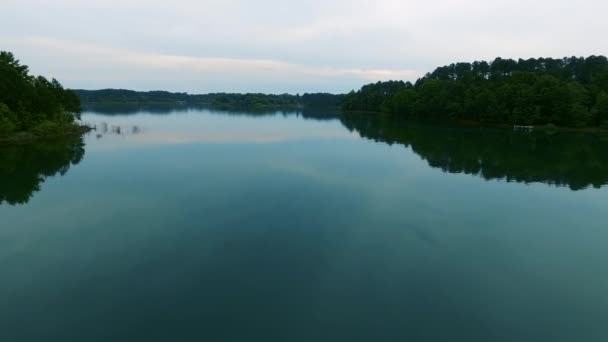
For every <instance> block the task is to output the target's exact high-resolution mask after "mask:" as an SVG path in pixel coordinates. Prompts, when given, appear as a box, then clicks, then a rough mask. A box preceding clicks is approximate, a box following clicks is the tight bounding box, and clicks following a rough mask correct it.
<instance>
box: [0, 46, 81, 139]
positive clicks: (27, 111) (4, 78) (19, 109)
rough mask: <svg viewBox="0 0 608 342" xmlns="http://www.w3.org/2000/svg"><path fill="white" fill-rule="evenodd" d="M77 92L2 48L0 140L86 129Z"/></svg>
mask: <svg viewBox="0 0 608 342" xmlns="http://www.w3.org/2000/svg"><path fill="white" fill-rule="evenodd" d="M79 118H80V99H79V97H78V95H77V94H76V93H75V92H73V91H71V90H68V89H64V88H63V87H62V86H61V84H60V83H59V82H58V81H57V80H55V79H53V80H51V81H49V80H47V79H46V78H44V77H42V76H32V75H30V74H29V69H28V67H27V66H25V65H21V64H20V63H19V61H18V60H17V59H16V58H15V56H13V54H12V53H10V52H5V51H2V52H0V142H15V141H18V142H19V141H29V140H36V139H37V138H41V137H57V136H65V135H70V134H74V133H79V132H82V131H83V130H85V128H83V127H82V126H80V125H79V124H78V123H77V120H78V119H79Z"/></svg>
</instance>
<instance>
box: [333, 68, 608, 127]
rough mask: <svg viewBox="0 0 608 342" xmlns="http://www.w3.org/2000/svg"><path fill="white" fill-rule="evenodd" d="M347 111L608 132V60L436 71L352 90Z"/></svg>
mask: <svg viewBox="0 0 608 342" xmlns="http://www.w3.org/2000/svg"><path fill="white" fill-rule="evenodd" d="M342 108H343V109H344V110H346V111H371V112H385V113H389V114H391V115H393V116H395V117H403V118H405V117H408V118H409V117H411V118H440V119H455V120H460V121H471V122H478V123H495V124H516V125H555V126H564V127H589V126H591V127H593V126H595V127H597V126H602V127H604V128H608V59H607V58H606V57H604V56H591V57H587V58H582V57H567V58H563V59H551V58H539V59H527V60H524V59H519V60H517V61H516V60H512V59H502V58H496V59H495V60H493V61H491V62H484V61H481V62H474V63H456V64H451V65H448V66H443V67H439V68H437V69H436V70H435V71H433V72H432V73H428V74H427V75H425V76H424V77H422V78H420V79H419V80H417V81H416V82H415V83H414V84H412V83H410V82H403V81H388V82H378V83H374V84H369V85H366V86H364V87H363V88H361V89H360V90H359V91H356V92H355V91H352V92H351V93H349V94H348V95H347V96H346V97H345V98H344V100H343V103H342Z"/></svg>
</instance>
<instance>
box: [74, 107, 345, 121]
mask: <svg viewBox="0 0 608 342" xmlns="http://www.w3.org/2000/svg"><path fill="white" fill-rule="evenodd" d="M83 109H84V111H85V112H92V113H95V114H99V115H105V116H127V115H137V114H143V113H145V114H159V115H168V114H177V113H186V112H190V111H209V112H212V113H214V114H218V115H227V116H241V117H242V116H247V117H268V116H284V117H286V116H298V117H302V118H304V119H312V120H318V121H324V120H336V119H338V118H339V117H340V111H339V109H337V108H315V107H310V108H272V107H268V108H257V109H250V110H246V111H245V110H242V109H229V108H228V109H219V108H213V107H210V106H208V105H199V106H194V105H189V104H188V105H186V104H176V103H166V104H137V103H94V104H85V105H83Z"/></svg>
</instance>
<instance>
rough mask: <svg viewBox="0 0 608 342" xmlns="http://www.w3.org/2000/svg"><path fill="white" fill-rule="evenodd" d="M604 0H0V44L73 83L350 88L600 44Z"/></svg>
mask: <svg viewBox="0 0 608 342" xmlns="http://www.w3.org/2000/svg"><path fill="white" fill-rule="evenodd" d="M607 14H608V1H607V0H578V1H573V0H568V1H566V0H526V1H522V0H510V1H503V0H497V1H493V0H486V1H481V0H450V1H448V0H375V1H363V0H309V1H297V2H296V1H288V0H255V1H254V0H249V1H246V0H172V1H166V0H163V1H160V0H103V1H101V0H88V1H86V0H0V50H9V51H12V52H13V53H15V54H16V55H17V57H18V58H19V59H20V60H21V61H22V62H23V63H24V64H27V65H29V66H30V69H31V70H32V72H33V73H36V74H43V75H45V76H48V77H55V78H57V79H59V80H60V81H61V82H62V83H63V84H64V85H66V86H67V87H71V88H86V89H99V88H129V89H137V90H152V89H163V90H170V91H187V92H191V93H201V92H216V91H232V92H270V93H283V92H289V93H297V92H300V93H302V92H307V91H308V92H313V91H314V92H316V91H328V92H347V91H350V90H351V89H357V88H359V87H360V86H361V85H363V84H365V83H369V82H372V81H376V80H388V79H403V80H412V81H413V80H415V79H416V78H418V77H419V76H421V75H423V74H424V73H425V72H427V71H431V70H432V69H434V68H435V67H436V66H439V65H444V64H449V63H452V62H458V61H473V60H479V59H486V60H489V59H493V58H494V57H496V56H502V57H510V58H519V57H523V58H528V57H541V56H543V57H563V56H572V55H576V56H586V55H591V54H596V55H597V54H602V55H608V39H607V37H606V35H607V34H608V20H606V15H607Z"/></svg>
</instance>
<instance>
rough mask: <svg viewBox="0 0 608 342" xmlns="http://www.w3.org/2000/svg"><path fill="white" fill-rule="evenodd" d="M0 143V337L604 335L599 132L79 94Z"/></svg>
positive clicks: (606, 244)
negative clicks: (56, 124)
mask: <svg viewBox="0 0 608 342" xmlns="http://www.w3.org/2000/svg"><path fill="white" fill-rule="evenodd" d="M83 121H85V122H88V123H91V124H95V125H97V131H96V132H92V133H91V134H89V135H87V136H86V137H85V138H84V139H83V140H82V141H79V140H76V141H67V142H55V143H47V144H45V145H43V146H21V147H10V148H7V147H4V148H0V202H1V204H0V341H7V342H12V341H16V342H21V341H509V342H510V341H534V342H540V341H569V342H571V341H590V342H591V341H607V340H608V188H606V187H605V185H606V184H607V183H608V139H607V138H606V137H602V136H594V135H587V134H573V133H567V134H566V133H560V134H553V135H549V134H545V133H525V132H509V131H505V130H496V129H479V128H462V127H460V128H454V127H448V126H428V125H420V124H416V125H415V124H411V123H410V124H397V123H394V122H387V121H386V120H385V119H382V118H378V117H370V116H365V115H354V114H351V115H345V116H342V117H337V116H335V115H332V114H331V113H329V112H308V113H306V112H305V113H272V114H270V113H267V114H260V113H222V112H213V111H208V110H196V109H188V110H165V111H162V110H161V111H153V110H144V111H121V110H114V111H107V112H105V113H100V112H92V111H89V112H87V113H85V114H84V116H83Z"/></svg>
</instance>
